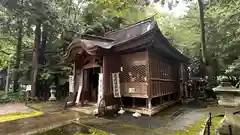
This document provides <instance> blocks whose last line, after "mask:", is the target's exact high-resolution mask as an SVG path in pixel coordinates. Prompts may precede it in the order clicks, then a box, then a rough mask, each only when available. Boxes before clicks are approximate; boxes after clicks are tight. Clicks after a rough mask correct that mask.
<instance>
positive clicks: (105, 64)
mask: <svg viewBox="0 0 240 135" xmlns="http://www.w3.org/2000/svg"><path fill="white" fill-rule="evenodd" d="M109 76H110V71H109V62H108V58H107V56H103V93H104V94H105V93H107V92H109V86H110V80H109ZM104 94H103V95H104Z"/></svg>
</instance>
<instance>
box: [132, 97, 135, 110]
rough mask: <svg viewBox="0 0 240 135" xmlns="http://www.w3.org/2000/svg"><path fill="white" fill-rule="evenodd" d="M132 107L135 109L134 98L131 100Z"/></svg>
mask: <svg viewBox="0 0 240 135" xmlns="http://www.w3.org/2000/svg"><path fill="white" fill-rule="evenodd" d="M132 107H133V108H135V98H134V97H133V98H132Z"/></svg>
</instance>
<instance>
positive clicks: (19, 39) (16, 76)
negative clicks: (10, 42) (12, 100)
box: [13, 19, 23, 92]
mask: <svg viewBox="0 0 240 135" xmlns="http://www.w3.org/2000/svg"><path fill="white" fill-rule="evenodd" d="M22 33H23V25H22V19H20V20H19V21H18V37H17V47H16V62H15V67H14V69H15V71H14V80H13V81H14V83H13V91H14V92H17V91H18V88H19V82H18V81H19V77H20V75H19V65H20V54H21V48H22V37H23V34H22Z"/></svg>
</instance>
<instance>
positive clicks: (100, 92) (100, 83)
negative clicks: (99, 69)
mask: <svg viewBox="0 0 240 135" xmlns="http://www.w3.org/2000/svg"><path fill="white" fill-rule="evenodd" d="M102 98H103V73H99V78H98V104H99V102H100V100H101V99H102Z"/></svg>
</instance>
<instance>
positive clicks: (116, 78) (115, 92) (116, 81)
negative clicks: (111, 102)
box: [112, 73, 121, 98]
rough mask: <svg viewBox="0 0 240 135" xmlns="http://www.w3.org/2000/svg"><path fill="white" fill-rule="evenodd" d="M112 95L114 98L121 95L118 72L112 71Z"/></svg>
mask: <svg viewBox="0 0 240 135" xmlns="http://www.w3.org/2000/svg"><path fill="white" fill-rule="evenodd" d="M112 83H113V95H114V97H116V98H120V97H121V90H120V78H119V73H112Z"/></svg>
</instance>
